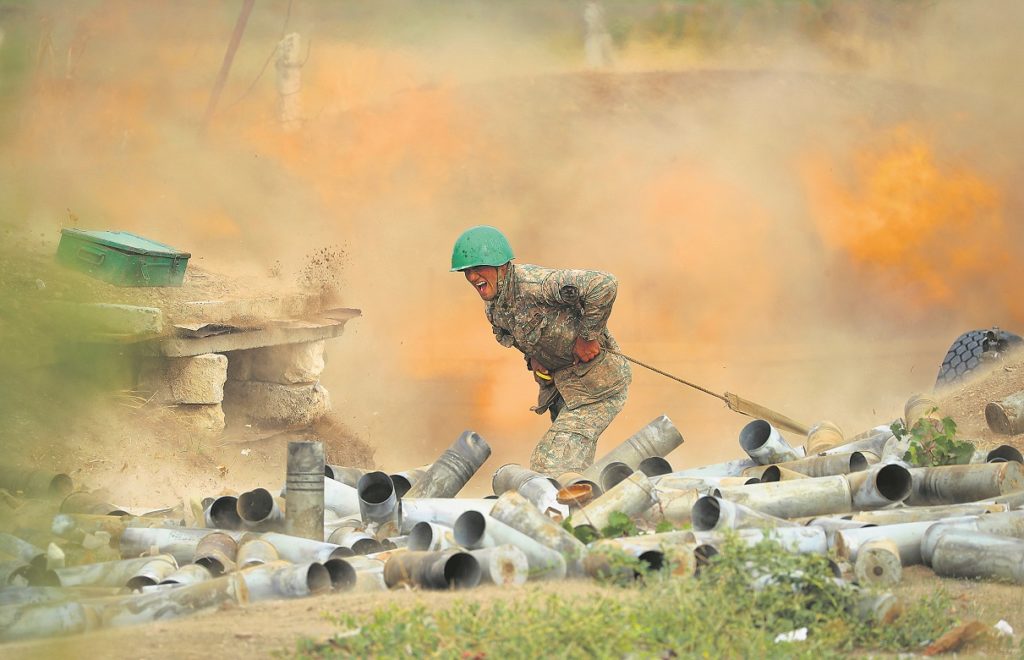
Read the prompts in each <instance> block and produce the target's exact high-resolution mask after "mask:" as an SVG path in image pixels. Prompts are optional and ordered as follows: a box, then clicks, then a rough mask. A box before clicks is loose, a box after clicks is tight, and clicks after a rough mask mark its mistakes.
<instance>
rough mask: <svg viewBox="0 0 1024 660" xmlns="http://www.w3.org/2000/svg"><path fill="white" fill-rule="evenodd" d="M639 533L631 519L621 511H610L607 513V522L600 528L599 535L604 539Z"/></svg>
mask: <svg viewBox="0 0 1024 660" xmlns="http://www.w3.org/2000/svg"><path fill="white" fill-rule="evenodd" d="M639 533H640V531H639V530H638V529H637V528H636V525H635V524H634V523H633V519H632V518H630V517H629V516H627V515H626V514H624V513H623V512H621V511H612V512H611V513H610V514H608V524H607V525H605V526H604V527H602V528H601V536H602V537H604V538H606V539H614V538H619V537H620V536H636V535H637V534H639Z"/></svg>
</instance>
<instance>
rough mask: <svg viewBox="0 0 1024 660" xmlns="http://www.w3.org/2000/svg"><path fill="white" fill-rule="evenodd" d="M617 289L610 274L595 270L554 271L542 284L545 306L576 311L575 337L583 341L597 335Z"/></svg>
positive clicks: (610, 311)
mask: <svg viewBox="0 0 1024 660" xmlns="http://www.w3.org/2000/svg"><path fill="white" fill-rule="evenodd" d="M618 290H619V282H618V280H616V279H615V276H614V275H612V274H611V273H604V272H601V271H596V270H557V271H555V272H554V273H552V275H551V276H550V277H549V278H548V279H547V281H546V282H545V283H544V296H545V297H546V298H547V299H548V300H547V302H548V303H549V304H554V305H566V306H568V307H575V308H577V309H579V311H580V329H579V336H580V337H581V338H582V339H585V340H587V341H593V340H595V339H597V338H598V337H599V336H600V335H601V332H602V331H603V330H604V328H605V324H607V322H608V317H609V316H610V315H611V313H612V305H613V304H614V303H615V296H616V295H617V294H618Z"/></svg>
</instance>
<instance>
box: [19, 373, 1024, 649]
mask: <svg viewBox="0 0 1024 660" xmlns="http://www.w3.org/2000/svg"><path fill="white" fill-rule="evenodd" d="M1022 369H1024V357H1018V358H1015V359H1011V360H1009V361H1007V362H1005V363H1003V364H1000V365H998V366H997V367H996V368H995V369H994V370H993V371H991V372H990V373H988V374H986V375H984V376H981V377H979V378H976V379H974V380H973V381H972V382H970V383H968V384H967V385H966V386H964V387H962V388H960V389H958V390H955V391H951V392H949V393H948V394H945V395H942V396H941V397H939V402H940V404H941V406H942V409H943V411H944V412H945V413H946V414H949V415H950V416H952V417H953V418H954V419H955V420H956V421H957V423H958V425H959V428H960V432H961V434H962V437H965V438H972V439H977V440H976V442H977V445H978V446H979V447H983V448H984V447H994V446H996V445H999V444H1011V445H1013V446H1015V447H1017V448H1019V449H1024V436H1014V437H1005V436H998V435H996V434H994V433H992V432H991V431H989V430H988V428H987V426H986V424H985V419H984V414H983V412H982V409H983V408H984V404H985V403H986V402H988V401H990V400H994V399H998V398H1001V397H1003V396H1006V395H1007V394H1010V393H1012V392H1015V391H1018V390H1019V389H1020V388H1021V378H1020V374H1021V373H1024V371H1022ZM250 448H251V449H252V451H251V453H250V454H249V456H248V458H249V460H250V461H251V467H246V468H235V469H233V470H232V475H231V476H232V477H234V478H236V479H239V480H243V479H246V478H251V477H253V476H255V475H265V474H267V470H270V471H271V472H275V471H279V469H280V467H281V466H279V465H276V462H277V461H276V459H275V458H274V456H273V453H272V452H269V451H267V450H266V448H262V447H259V446H256V445H250ZM236 449H237V446H232V447H231V448H230V449H227V448H225V447H219V446H218V447H212V448H210V449H209V451H210V454H209V455H207V454H205V453H204V454H203V455H202V456H203V458H201V459H200V458H198V456H199V454H196V455H194V456H192V457H191V458H190V459H189V460H192V461H194V465H195V468H196V470H195V471H194V472H193V473H192V476H193V477H194V478H195V480H196V481H195V484H194V485H195V487H196V488H200V487H203V486H204V485H205V486H207V487H211V486H212V485H216V484H217V483H218V481H217V480H218V479H221V478H224V477H225V475H220V476H217V475H216V474H215V469H216V468H215V466H214V465H213V462H214V461H216V460H217V457H218V456H221V455H222V454H220V453H218V452H221V451H223V452H224V454H223V455H225V456H226V455H227V453H231V452H233V453H237V451H236ZM204 451H205V450H204ZM83 457H84V456H83ZM91 460H92V461H93V462H92V463H91V464H90V463H89V461H86V462H85V464H86V465H96V466H97V467H95V468H90V470H91V473H90V474H89V475H88V476H90V477H98V476H100V475H102V474H103V473H104V472H108V471H109V470H110V469H111V467H116V466H106V465H105V464H104V459H102V458H101V457H94V458H93V459H91ZM161 476H162V477H163V476H166V475H161ZM124 478H125V479H127V480H133V479H134V480H140V481H147V482H148V483H150V484H151V485H152V486H153V487H154V488H155V489H157V491H156V492H162V491H161V490H160V489H162V488H165V486H163V485H161V484H159V483H158V481H159V480H153V479H152V478H151V477H147V476H146V475H138V474H133V472H132V471H130V470H127V469H125V470H124ZM611 589H613V587H605V586H600V585H597V584H595V583H591V582H585V581H581V582H576V581H568V582H557V583H549V584H543V583H541V584H530V585H527V586H526V587H523V588H511V589H501V588H497V587H481V588H478V589H474V590H472V591H468V592H459V593H443V592H442V593H437V592H431V593H422V592H410V591H407V590H398V591H393V592H374V593H344V594H332V595H325V596H319V597H315V598H308V599H302V600H290V601H271V602H263V603H256V604H252V605H249V606H247V607H244V608H231V609H226V610H223V611H219V612H216V613H207V614H204V615H200V616H196V617H192V618H187V619H182V620H177V621H168V622H159V623H153V624H148V625H143V626H138V627H132V628H121V629H114V630H104V631H99V632H96V633H90V634H86V635H80V636H75V637H71V638H67V639H56V640H44V641H33V642H22V643H15V644H9V645H7V646H6V647H3V651H4V655H5V656H6V657H12V658H58V657H69V656H77V657H84V656H103V657H125V658H127V657H131V658H145V659H155V658H201V657H210V656H211V655H215V656H217V657H224V658H231V657H272V656H274V654H275V653H279V652H282V651H283V652H288V651H290V650H292V649H294V648H295V643H296V641H297V640H299V639H300V638H303V637H305V638H310V639H314V640H317V639H322V638H326V637H328V636H330V635H332V634H334V633H335V632H338V629H337V626H336V625H334V624H333V623H332V622H331V621H330V620H329V619H328V617H329V616H330V615H331V614H337V613H342V612H346V613H355V614H358V613H365V612H370V611H372V610H374V609H376V608H379V607H386V606H390V605H413V604H419V603H424V604H428V605H430V606H432V607H448V606H454V605H455V604H457V603H459V602H478V603H487V602H492V601H497V600H508V599H513V598H529V597H531V596H533V595H534V594H544V593H559V594H562V595H565V594H577V595H579V596H580V597H581V598H585V597H587V596H588V595H592V594H595V593H601V592H603V591H605V590H611ZM936 589H943V590H945V591H946V592H948V593H949V594H950V596H952V598H953V609H954V614H955V615H956V616H958V617H959V618H960V619H961V620H963V621H969V620H975V619H976V620H979V621H981V622H983V623H985V624H988V625H994V624H995V623H996V622H998V621H999V620H1000V619H1002V620H1005V621H1007V622H1008V623H1009V624H1010V625H1011V626H1012V627H1013V629H1014V630H1015V631H1016V632H1015V642H1017V641H1019V640H1020V639H1021V635H1024V591H1021V589H1020V588H1019V586H1015V585H1004V584H994V583H988V582H977V581H970V580H955V579H946V578H939V577H936V576H935V575H934V574H933V573H932V572H931V570H929V569H928V568H925V567H922V566H914V567H908V568H907V569H905V571H904V576H903V582H902V583H901V584H900V585H899V586H898V587H897V588H896V589H895V592H896V593H897V594H899V595H901V596H903V597H905V598H908V599H914V598H919V597H922V596H924V595H927V594H930V593H933V592H934V591H935V590H936ZM974 652H978V653H984V649H975V651H974Z"/></svg>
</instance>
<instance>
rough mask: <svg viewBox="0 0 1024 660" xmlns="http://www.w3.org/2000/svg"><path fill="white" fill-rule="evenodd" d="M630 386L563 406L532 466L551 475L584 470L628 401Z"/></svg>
mask: <svg viewBox="0 0 1024 660" xmlns="http://www.w3.org/2000/svg"><path fill="white" fill-rule="evenodd" d="M628 392H629V387H628V386H627V387H623V388H622V390H621V391H619V392H618V393H616V394H613V395H612V396H610V397H608V398H607V399H602V400H600V401H596V402H594V403H588V404H585V405H582V406H579V407H578V408H576V409H575V410H569V409H568V408H563V409H562V410H561V411H559V413H558V416H557V417H556V418H555V421H554V422H553V423H552V424H551V428H549V429H548V431H547V433H545V434H544V437H543V438H541V440H540V442H538V443H537V446H536V447H535V448H534V450H533V454H532V455H531V456H530V469H531V470H533V471H534V472H540V473H541V474H546V475H548V476H550V477H558V476H559V475H562V474H565V473H566V472H582V471H583V470H584V469H586V468H587V467H589V466H590V464H591V463H593V462H594V453H595V452H596V451H597V439H598V438H599V437H600V436H601V434H602V433H603V432H604V430H605V429H606V428H608V425H609V424H611V423H612V420H613V419H615V416H616V415H618V414H619V412H620V411H621V410H622V407H623V406H624V405H625V404H626V395H627V394H628Z"/></svg>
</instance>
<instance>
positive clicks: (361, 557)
mask: <svg viewBox="0 0 1024 660" xmlns="http://www.w3.org/2000/svg"><path fill="white" fill-rule="evenodd" d="M933 403H934V402H931V401H929V400H928V399H927V397H923V396H918V397H915V398H913V399H911V401H910V402H908V405H907V409H906V425H907V427H910V426H911V425H912V424H913V423H915V422H916V420H917V419H919V418H921V417H925V418H926V419H928V418H933V417H934V418H936V419H937V417H936V416H937V415H938V412H937V409H936V406H934V405H933ZM682 442H683V438H682V435H680V433H679V431H678V430H677V429H676V428H675V426H674V425H673V424H672V422H671V421H670V420H669V419H668V418H667V417H664V416H662V417H659V418H657V419H655V420H654V421H652V422H651V423H650V424H648V425H647V426H645V427H644V428H642V429H640V431H638V432H637V433H636V434H634V435H633V436H632V437H630V438H628V439H627V440H626V441H625V442H623V443H622V444H621V445H619V446H618V447H616V448H615V449H614V450H612V451H611V452H609V453H608V454H607V455H605V456H603V457H601V458H600V459H599V460H597V461H596V462H595V463H594V464H593V465H591V466H590V467H589V468H587V469H586V470H585V471H584V472H583V473H581V474H566V475H561V476H559V477H558V478H551V477H548V476H545V475H541V474H538V473H536V472H532V471H530V470H527V469H525V468H523V467H521V466H519V465H515V464H509V465H504V466H501V467H500V468H498V469H497V470H496V471H495V472H494V476H493V481H492V484H493V490H494V495H492V496H489V497H487V498H481V499H470V498H460V497H457V495H458V494H459V492H460V491H461V490H462V489H463V487H464V486H465V485H466V483H467V482H468V481H469V479H470V478H471V477H472V476H473V475H474V474H475V473H476V472H477V471H478V470H479V469H480V468H481V466H482V465H483V464H484V462H485V461H486V460H487V458H488V457H489V456H490V451H491V450H490V447H489V446H488V445H487V443H486V442H485V441H484V439H483V438H481V437H480V436H479V435H477V434H476V433H473V432H470V431H467V432H465V433H463V434H462V435H461V436H460V437H459V438H458V439H457V440H456V441H455V442H454V443H453V444H452V446H451V447H450V448H449V449H447V450H445V452H444V453H443V454H442V455H441V456H439V457H438V458H437V459H436V460H435V461H434V463H432V464H430V465H427V466H423V467H420V468H415V469H409V470H405V471H402V472H396V473H393V474H388V473H385V472H380V471H364V470H361V469H358V468H353V467H347V466H337V465H329V464H325V462H324V454H323V447H322V445H321V443H319V442H293V443H289V446H288V473H287V475H286V478H285V483H284V487H283V488H280V487H279V486H280V484H274V485H270V487H269V488H255V489H253V490H251V491H248V492H244V493H241V494H239V495H237V496H235V495H224V496H221V497H217V498H209V499H207V500H205V501H202V502H198V501H197V502H188V503H186V504H184V505H181V506H178V507H174V508H171V509H166V510H161V511H150V512H143V513H141V514H140V512H132V511H127V510H124V509H119V508H118V507H116V506H113V505H111V504H109V503H107V502H106V501H104V499H103V498H101V497H97V496H96V495H95V494H93V493H86V492H72V484H71V481H70V479H68V478H67V476H66V475H54V474H49V473H40V472H27V471H23V470H19V469H16V468H4V469H0V488H3V489H5V490H4V491H0V494H3V495H4V498H3V504H4V505H5V508H4V509H3V510H0V514H2V515H3V518H0V525H2V528H3V529H6V530H8V531H6V532H2V533H0V641H8V640H15V639H24V638H31V637H41V636H54V635H61V634H72V633H78V632H83V631H89V630H95V629H98V628H102V627H109V626H118V625H127V624H132V623H141V622H146V621H152V620H160V619H167V618H172V617H178V616H182V615H186V614H192V613H196V612H200V611H205V610H211V609H215V608H218V607H223V606H225V605H226V604H233V605H235V606H244V605H245V604H246V603H248V602H251V601H260V600H267V599H283V598H301V597H304V596H310V595H314V594H321V593H326V592H330V591H373V590H385V589H390V588H392V587H396V586H398V585H403V586H412V587H416V588H423V589H466V588H472V587H475V586H476V585H478V584H481V583H487V584H496V585H504V586H508V585H519V584H522V583H524V582H526V581H527V580H558V579H565V578H588V577H604V576H608V575H621V574H622V572H623V571H627V572H629V571H633V570H635V567H636V566H638V565H642V566H644V567H646V568H650V569H655V570H660V571H662V574H664V575H665V576H666V577H667V578H668V579H674V578H676V577H678V578H687V577H692V576H694V575H695V574H696V573H697V572H698V571H699V569H700V566H701V565H702V564H703V563H704V562H707V561H709V558H710V557H712V556H714V555H715V554H718V553H721V552H724V551H727V547H726V546H725V545H723V543H724V540H725V539H726V538H733V539H739V540H740V541H741V542H745V543H750V544H754V543H758V542H760V541H761V540H763V539H766V538H770V539H774V540H775V541H777V542H778V543H779V544H781V546H782V547H783V548H784V549H785V550H787V551H789V552H794V553H819V554H827V555H828V556H829V557H830V558H831V559H832V560H833V565H834V567H835V572H836V578H837V579H840V580H843V581H845V582H846V583H848V584H849V588H851V589H855V590H858V593H860V594H862V595H863V598H862V599H861V600H862V603H863V605H862V609H863V610H864V612H863V614H864V616H866V617H871V618H874V619H876V620H886V619H887V617H889V616H891V615H892V613H893V612H895V611H897V608H894V607H893V605H894V603H895V599H894V598H893V596H892V595H891V594H888V593H881V594H879V593H877V592H874V591H868V590H864V589H863V587H886V586H890V585H893V584H895V583H897V582H898V581H899V580H900V577H901V571H902V567H903V566H907V565H910V564H921V563H923V564H925V565H928V566H931V567H932V568H933V569H934V571H935V572H936V573H937V574H939V575H949V576H962V577H983V578H984V577H989V578H997V579H1002V580H1012V581H1015V582H1024V540H1021V539H1024V511H1018V510H1015V509H1016V508H1017V507H1018V505H1020V504H1021V503H1024V470H1022V467H1021V461H1022V457H1021V454H1020V452H1018V451H1016V450H1014V449H1013V448H1011V447H1006V446H1004V447H1000V448H998V449H996V450H993V451H991V452H984V453H982V452H977V453H976V455H975V457H974V460H975V461H976V462H975V463H972V464H969V465H954V466H944V467H931V468H913V467H909V466H908V465H906V464H905V463H904V462H903V456H904V453H905V452H906V442H907V440H906V439H905V438H904V439H899V438H897V437H895V436H894V435H893V433H892V431H891V430H890V428H889V427H888V426H880V427H877V428H874V429H871V430H870V431H867V432H865V433H862V434H860V435H858V436H855V437H852V438H849V439H846V438H844V437H843V435H842V433H841V431H840V430H839V429H838V428H837V427H836V426H835V425H834V424H831V423H829V422H821V423H819V424H817V425H815V426H814V427H812V428H811V430H810V432H809V433H808V435H807V437H806V438H801V442H800V443H799V444H796V445H795V446H794V445H793V444H790V443H789V442H787V441H786V439H785V438H783V436H782V434H781V433H780V432H779V431H778V430H776V429H775V428H773V427H772V426H771V425H770V424H769V423H768V422H766V421H764V420H755V421H752V422H750V423H749V424H747V425H746V426H745V427H744V428H743V430H742V431H741V433H740V437H739V444H740V447H741V448H742V450H743V451H744V452H745V453H746V457H745V458H740V459H737V460H733V461H729V462H725V463H719V464H715V465H707V466H703V467H698V468H692V469H686V470H680V471H673V470H672V467H671V466H670V465H669V464H668V462H667V461H666V460H665V456H666V455H667V454H669V453H670V452H671V451H673V450H674V449H676V448H677V447H679V446H680V445H681V444H682ZM623 514H624V515H625V516H626V517H627V518H628V520H629V521H630V522H631V523H632V525H633V526H635V527H636V528H637V529H638V530H641V533H639V534H637V535H634V536H630V537H625V538H623V537H618V538H614V537H609V536H612V535H610V534H607V532H608V531H609V529H610V527H609V525H610V524H611V523H613V522H614V521H615V520H618V521H620V522H621V520H622V519H623ZM666 523H667V524H666ZM620 527H621V525H620ZM666 527H671V528H672V529H673V530H674V531H667V532H666V531H663V532H660V533H659V532H655V531H654V530H655V529H656V528H658V529H665V528H666ZM581 528H583V529H581ZM570 530H574V531H575V532H576V533H573V531H570ZM584 530H586V532H588V533H589V536H588V534H585V533H584ZM727 530H734V531H727ZM602 535H603V536H604V537H602ZM581 537H583V538H588V537H589V538H596V539H597V540H594V541H592V542H590V543H583V542H582V541H580V540H579V538H581ZM617 557H618V558H622V557H625V558H626V559H627V560H629V561H626V562H621V561H616V558H617ZM630 562H632V563H630ZM631 576H632V574H631V575H630V577H631ZM755 577H756V578H757V579H764V578H765V577H766V576H763V575H762V576H755ZM755 577H752V584H753V580H754V579H755ZM767 577H769V578H770V576H767Z"/></svg>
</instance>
